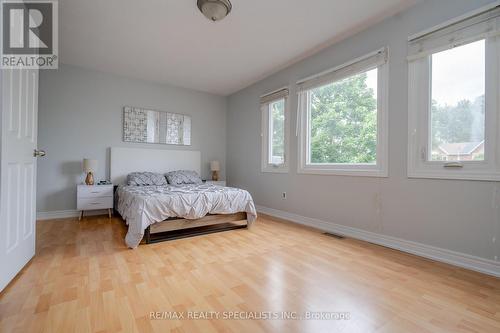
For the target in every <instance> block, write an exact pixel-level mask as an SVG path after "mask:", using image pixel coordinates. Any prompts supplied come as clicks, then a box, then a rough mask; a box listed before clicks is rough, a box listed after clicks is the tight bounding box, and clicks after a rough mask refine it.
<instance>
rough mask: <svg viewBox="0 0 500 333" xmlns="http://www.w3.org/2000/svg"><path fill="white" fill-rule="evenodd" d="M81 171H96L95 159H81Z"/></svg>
mask: <svg viewBox="0 0 500 333" xmlns="http://www.w3.org/2000/svg"><path fill="white" fill-rule="evenodd" d="M83 171H84V172H86V173H89V172H96V171H97V160H91V159H89V158H85V159H84V160H83Z"/></svg>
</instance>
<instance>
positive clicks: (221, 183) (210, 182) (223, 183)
mask: <svg viewBox="0 0 500 333" xmlns="http://www.w3.org/2000/svg"><path fill="white" fill-rule="evenodd" d="M205 184H210V185H219V186H226V181H225V180H205Z"/></svg>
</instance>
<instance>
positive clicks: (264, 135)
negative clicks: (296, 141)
mask: <svg viewBox="0 0 500 333" xmlns="http://www.w3.org/2000/svg"><path fill="white" fill-rule="evenodd" d="M274 96H276V98H273V97H274ZM280 99H284V100H285V110H284V114H285V124H284V126H285V128H284V134H285V138H284V139H285V142H284V151H285V156H284V163H283V164H271V163H269V146H270V141H269V126H270V124H269V104H271V103H273V102H276V101H278V100H280ZM289 100H290V98H289V96H288V87H284V88H281V89H278V90H276V91H273V92H271V93H268V94H265V95H263V96H261V105H260V108H261V117H262V123H261V126H262V127H261V140H262V146H261V171H262V172H271V173H288V171H289V156H290V111H289V110H290V101H289Z"/></svg>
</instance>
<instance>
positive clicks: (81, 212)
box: [78, 210, 83, 221]
mask: <svg viewBox="0 0 500 333" xmlns="http://www.w3.org/2000/svg"><path fill="white" fill-rule="evenodd" d="M82 217H83V210H81V211H80V216H78V221H81V220H82Z"/></svg>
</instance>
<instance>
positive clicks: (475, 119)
mask: <svg viewBox="0 0 500 333" xmlns="http://www.w3.org/2000/svg"><path fill="white" fill-rule="evenodd" d="M431 114H432V116H431V132H432V149H436V148H437V147H438V146H439V145H441V144H443V143H458V142H479V141H482V140H484V95H482V96H480V97H478V98H476V99H475V100H474V102H471V101H469V100H462V101H460V102H458V103H457V104H456V105H451V106H450V105H439V104H438V103H437V102H436V101H435V100H433V101H432V113H431Z"/></svg>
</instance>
